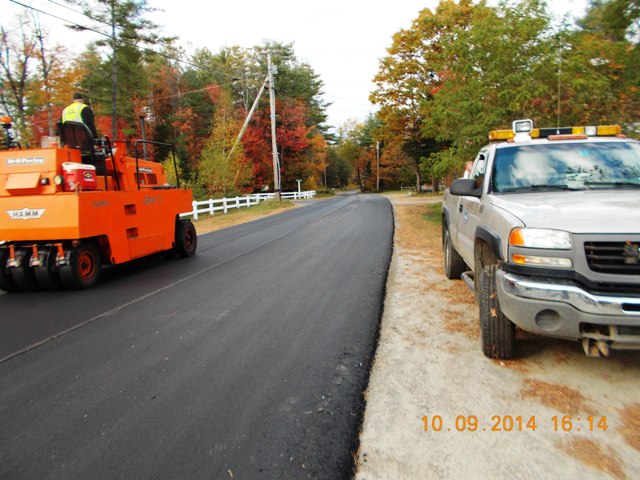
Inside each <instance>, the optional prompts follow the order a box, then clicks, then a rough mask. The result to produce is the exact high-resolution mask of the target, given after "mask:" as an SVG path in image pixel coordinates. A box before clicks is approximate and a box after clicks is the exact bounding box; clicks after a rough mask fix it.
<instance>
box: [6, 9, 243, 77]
mask: <svg viewBox="0 0 640 480" xmlns="http://www.w3.org/2000/svg"><path fill="white" fill-rule="evenodd" d="M9 1H10V2H11V3H15V4H16V5H19V6H21V7H23V8H26V9H29V10H33V11H34V12H38V13H41V14H43V15H47V16H49V17H52V18H55V19H56V20H60V21H61V22H63V23H64V24H66V26H67V27H68V28H72V29H73V30H76V31H90V32H93V33H96V34H98V35H102V36H103V37H106V38H109V39H110V38H111V35H109V34H107V33H104V32H101V31H100V30H96V29H95V28H91V27H87V26H84V25H80V24H78V23H74V22H70V21H69V20H67V19H65V18H62V17H59V16H57V15H54V14H53V13H50V12H45V11H44V10H40V9H38V8H35V7H32V6H30V5H25V4H24V3H21V2H18V1H17V0H9ZM89 18H91V17H89ZM118 41H119V42H120V43H124V44H126V45H129V46H132V47H136V48H140V47H139V46H138V45H137V44H136V43H134V42H129V41H127V40H124V39H122V38H120V39H119V40H118ZM141 51H143V52H145V53H149V54H153V55H158V56H160V57H163V58H166V59H167V60H173V61H175V62H178V63H182V64H185V65H188V66H190V67H194V68H197V69H200V70H206V71H208V72H211V73H216V74H219V75H222V76H224V77H228V78H230V79H232V80H234V81H238V80H240V78H239V75H230V74H228V73H226V72H222V71H220V70H213V69H209V68H204V67H202V66H201V65H198V64H195V63H192V62H189V61H188V60H183V59H180V58H177V57H174V56H171V55H169V54H166V53H162V52H157V51H155V50H152V49H150V48H146V47H142V48H141Z"/></svg>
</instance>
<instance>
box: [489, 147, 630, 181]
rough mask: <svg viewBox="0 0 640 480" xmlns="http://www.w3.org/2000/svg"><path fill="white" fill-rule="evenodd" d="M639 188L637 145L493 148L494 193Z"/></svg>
mask: <svg viewBox="0 0 640 480" xmlns="http://www.w3.org/2000/svg"><path fill="white" fill-rule="evenodd" d="M613 188H636V189H637V188H640V144H637V143H634V142H628V143H626V142H571V143H552V142H550V143H545V144H532V145H514V146H509V147H507V148H499V149H497V150H496V157H495V161H494V164H493V172H492V189H493V191H494V192H495V193H511V192H525V191H526V192H543V191H551V190H592V189H613Z"/></svg>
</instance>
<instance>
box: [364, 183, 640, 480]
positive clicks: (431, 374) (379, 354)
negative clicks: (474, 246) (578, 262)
mask: <svg viewBox="0 0 640 480" xmlns="http://www.w3.org/2000/svg"><path fill="white" fill-rule="evenodd" d="M390 199H391V201H392V203H393V205H394V217H395V228H396V231H395V236H394V252H393V258H392V262H391V266H390V270H389V277H388V281H387V295H386V300H385V306H384V315H383V319H382V323H381V330H380V340H379V345H378V348H377V351H376V356H375V359H374V365H373V368H372V372H371V377H370V380H369V386H368V390H367V392H366V395H365V397H366V400H367V405H366V410H365V418H364V422H363V427H362V433H361V436H360V450H359V452H358V458H357V462H358V472H357V474H356V478H357V479H360V480H365V479H366V480H371V479H398V478H403V479H425V478H437V479H442V478H478V479H481V478H487V479H502V478H504V479H514V478H523V479H525V478H527V479H531V478H535V479H537V478H583V479H591V478H594V479H595V478H634V476H635V475H637V472H638V471H640V452H639V451H640V420H639V419H640V403H638V399H639V398H640V382H638V378H640V361H639V360H640V354H639V353H638V352H613V354H612V356H611V358H608V359H592V358H586V357H585V356H584V354H583V353H582V350H581V348H580V346H579V344H578V343H575V342H565V341H559V340H551V339H548V338H542V337H534V336H530V335H527V334H524V333H522V332H519V333H518V336H519V337H518V338H519V343H520V348H519V351H518V352H519V357H518V359H516V360H513V361H508V362H504V361H496V360H489V359H486V358H485V357H484V356H483V355H482V353H481V351H480V347H479V339H478V334H479V329H478V309H477V306H476V305H475V303H474V300H473V295H472V294H471V293H470V292H469V291H468V290H467V289H466V286H465V285H464V283H463V282H462V281H449V280H447V279H446V278H445V276H444V274H443V271H442V253H441V252H442V248H441V240H440V225H439V224H437V223H434V222H430V221H428V220H427V219H426V215H427V213H428V211H429V209H430V207H429V205H428V204H437V203H439V202H440V199H439V198H438V197H423V198H417V197H407V196H406V195H402V196H400V195H393V196H390ZM554 417H556V418H555V420H554ZM569 417H571V421H570V422H569V421H568V420H567V422H566V423H564V424H563V423H562V420H563V419H568V418H569ZM589 417H591V420H588V418H589ZM603 417H606V426H607V429H606V430H604V429H603V428H599V427H598V426H597V423H598V422H600V421H601V420H602V418H603ZM476 419H477V422H478V426H477V428H476V429H475V431H471V430H472V424H474V423H475V421H476ZM531 419H533V423H531ZM578 419H579V420H578ZM440 422H442V426H441V428H440ZM590 422H593V428H590V427H591V425H590ZM534 423H535V429H534V428H533V427H534ZM601 426H604V424H601ZM425 427H426V429H425ZM496 427H497V428H498V429H499V430H497V429H496ZM435 430H439V431H435Z"/></svg>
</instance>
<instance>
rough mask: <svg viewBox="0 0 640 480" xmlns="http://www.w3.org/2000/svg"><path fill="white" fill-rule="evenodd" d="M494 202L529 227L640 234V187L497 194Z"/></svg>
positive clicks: (580, 231)
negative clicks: (636, 188)
mask: <svg viewBox="0 0 640 480" xmlns="http://www.w3.org/2000/svg"><path fill="white" fill-rule="evenodd" d="M491 203H492V204H493V205H494V206H495V207H497V208H501V209H503V210H506V211H508V212H509V213H511V214H512V215H515V216H516V217H518V218H519V219H520V220H521V221H522V223H523V224H524V225H525V226H526V227H533V228H551V229H558V230H566V231H569V232H572V233H604V234H606V233H640V190H585V191H579V192H538V193H526V194H506V195H494V196H493V197H492V199H491Z"/></svg>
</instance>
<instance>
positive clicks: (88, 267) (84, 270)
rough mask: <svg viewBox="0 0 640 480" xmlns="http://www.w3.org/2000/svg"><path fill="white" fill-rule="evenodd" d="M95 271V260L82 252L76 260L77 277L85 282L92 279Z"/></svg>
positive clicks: (88, 253) (87, 253) (89, 254)
mask: <svg viewBox="0 0 640 480" xmlns="http://www.w3.org/2000/svg"><path fill="white" fill-rule="evenodd" d="M95 271H96V259H95V258H93V255H91V253H90V252H82V253H81V254H80V257H79V258H78V275H79V276H80V278H82V279H84V280H87V279H90V278H91V277H93V275H94V274H95Z"/></svg>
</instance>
